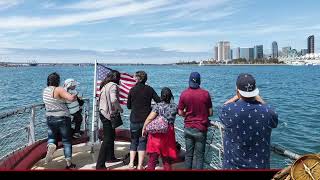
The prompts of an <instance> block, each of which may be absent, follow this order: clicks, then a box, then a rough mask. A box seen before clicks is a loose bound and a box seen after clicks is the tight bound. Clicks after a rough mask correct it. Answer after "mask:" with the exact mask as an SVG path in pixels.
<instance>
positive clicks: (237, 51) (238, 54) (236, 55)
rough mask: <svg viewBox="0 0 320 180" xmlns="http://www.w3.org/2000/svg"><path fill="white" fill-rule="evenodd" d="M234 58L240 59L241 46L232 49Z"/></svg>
mask: <svg viewBox="0 0 320 180" xmlns="http://www.w3.org/2000/svg"><path fill="white" fill-rule="evenodd" d="M232 59H240V48H239V47H238V48H234V49H233V50H232Z"/></svg>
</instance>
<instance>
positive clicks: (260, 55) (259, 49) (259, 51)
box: [254, 45, 263, 59]
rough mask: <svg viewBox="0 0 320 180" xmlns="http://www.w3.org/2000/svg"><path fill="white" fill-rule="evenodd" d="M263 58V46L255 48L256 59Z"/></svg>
mask: <svg viewBox="0 0 320 180" xmlns="http://www.w3.org/2000/svg"><path fill="white" fill-rule="evenodd" d="M262 58H263V45H257V46H254V59H262Z"/></svg>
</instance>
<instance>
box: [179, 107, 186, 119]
mask: <svg viewBox="0 0 320 180" xmlns="http://www.w3.org/2000/svg"><path fill="white" fill-rule="evenodd" d="M178 114H179V116H182V117H186V112H185V111H184V110H181V109H179V110H178Z"/></svg>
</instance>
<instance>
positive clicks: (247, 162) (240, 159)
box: [219, 74, 278, 169]
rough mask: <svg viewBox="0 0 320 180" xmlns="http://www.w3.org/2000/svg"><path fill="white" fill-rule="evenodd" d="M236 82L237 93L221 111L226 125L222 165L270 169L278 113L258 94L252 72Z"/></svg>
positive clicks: (230, 167)
mask: <svg viewBox="0 0 320 180" xmlns="http://www.w3.org/2000/svg"><path fill="white" fill-rule="evenodd" d="M236 85H237V95H236V96H234V97H233V98H231V99H230V100H228V101H227V102H225V104H224V106H223V107H222V108H221V110H220V111H219V118H220V120H221V122H222V123H223V124H224V126H225V131H224V139H223V147H224V159H223V168H224V169H248V168H249V169H252V168H257V169H267V168H270V137H271V131H272V128H276V127H277V125H278V115H277V114H276V113H275V111H274V110H273V109H272V108H271V106H269V105H267V104H266V103H265V102H264V101H263V100H262V98H261V97H260V96H259V89H258V88H257V87H256V81H255V79H254V78H253V76H252V75H250V74H240V75H239V76H238V79H237V83H236Z"/></svg>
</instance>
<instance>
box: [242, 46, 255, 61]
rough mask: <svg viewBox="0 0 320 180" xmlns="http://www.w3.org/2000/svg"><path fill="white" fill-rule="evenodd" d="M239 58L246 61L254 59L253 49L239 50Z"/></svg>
mask: <svg viewBox="0 0 320 180" xmlns="http://www.w3.org/2000/svg"><path fill="white" fill-rule="evenodd" d="M240 58H244V59H246V60H248V61H251V60H253V59H254V49H253V48H240Z"/></svg>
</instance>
